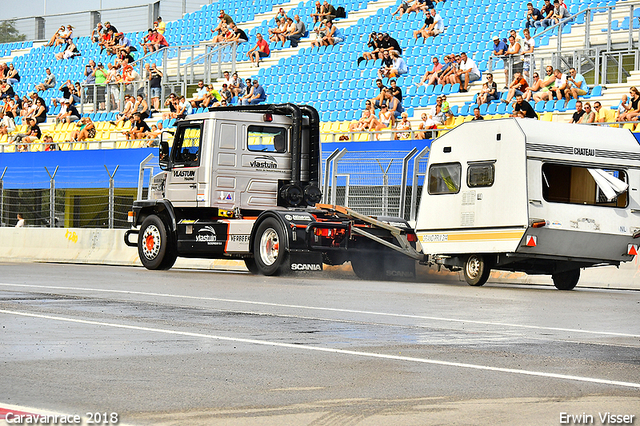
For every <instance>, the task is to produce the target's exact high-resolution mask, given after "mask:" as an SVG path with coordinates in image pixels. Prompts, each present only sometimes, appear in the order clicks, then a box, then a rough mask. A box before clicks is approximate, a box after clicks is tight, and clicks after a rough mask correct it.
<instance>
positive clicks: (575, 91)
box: [564, 68, 588, 106]
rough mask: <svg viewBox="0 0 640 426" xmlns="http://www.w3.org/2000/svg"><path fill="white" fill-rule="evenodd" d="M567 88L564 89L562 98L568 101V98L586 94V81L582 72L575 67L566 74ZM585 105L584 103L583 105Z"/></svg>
mask: <svg viewBox="0 0 640 426" xmlns="http://www.w3.org/2000/svg"><path fill="white" fill-rule="evenodd" d="M567 84H568V87H567V90H565V91H564V98H565V99H566V100H567V102H569V99H571V98H573V99H576V100H577V99H578V96H584V95H586V94H587V90H588V87H587V81H586V80H585V79H584V77H583V76H582V74H579V73H578V71H576V69H575V68H571V69H570V70H569V75H568V76H567ZM585 106H586V105H585Z"/></svg>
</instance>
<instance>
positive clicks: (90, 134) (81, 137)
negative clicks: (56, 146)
mask: <svg viewBox="0 0 640 426" xmlns="http://www.w3.org/2000/svg"><path fill="white" fill-rule="evenodd" d="M77 126H78V129H77V130H74V131H73V132H71V138H70V140H69V142H83V141H86V140H87V139H93V138H95V137H96V126H95V124H94V123H93V121H91V119H90V118H89V117H82V118H81V119H80V120H79V121H78V124H77Z"/></svg>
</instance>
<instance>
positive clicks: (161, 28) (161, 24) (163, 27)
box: [154, 16, 167, 35]
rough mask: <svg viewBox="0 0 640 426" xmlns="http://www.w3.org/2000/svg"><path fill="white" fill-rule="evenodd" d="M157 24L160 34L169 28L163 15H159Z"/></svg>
mask: <svg viewBox="0 0 640 426" xmlns="http://www.w3.org/2000/svg"><path fill="white" fill-rule="evenodd" d="M156 22H157V25H154V28H155V29H156V30H158V34H161V35H164V32H165V30H166V29H167V24H166V22H164V21H163V20H162V16H158V19H157V20H156Z"/></svg>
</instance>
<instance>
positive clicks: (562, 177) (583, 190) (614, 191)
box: [542, 164, 629, 207]
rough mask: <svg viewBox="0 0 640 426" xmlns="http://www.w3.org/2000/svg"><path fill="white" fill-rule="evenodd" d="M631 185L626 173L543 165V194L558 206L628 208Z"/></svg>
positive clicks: (613, 170)
mask: <svg viewBox="0 0 640 426" xmlns="http://www.w3.org/2000/svg"><path fill="white" fill-rule="evenodd" d="M628 182H629V180H628V177H627V173H626V172H625V171H623V170H615V169H603V168H597V167H577V166H568V165H564V164H544V165H543V166H542V195H543V197H544V199H545V200H547V201H551V202H556V203H568V204H583V205H590V206H606V207H626V206H627V203H628V199H629V185H628Z"/></svg>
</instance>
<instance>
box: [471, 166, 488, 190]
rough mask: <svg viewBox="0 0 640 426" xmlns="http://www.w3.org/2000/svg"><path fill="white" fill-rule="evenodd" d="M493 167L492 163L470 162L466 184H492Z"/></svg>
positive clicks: (476, 185) (478, 185)
mask: <svg viewBox="0 0 640 426" xmlns="http://www.w3.org/2000/svg"><path fill="white" fill-rule="evenodd" d="M494 178H495V167H494V166H493V164H470V165H469V168H468V169H467V186H468V187H469V188H478V187H483V186H491V185H493V180H494Z"/></svg>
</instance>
